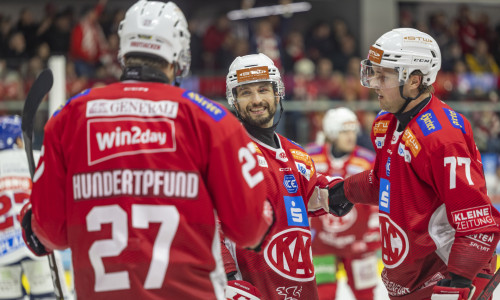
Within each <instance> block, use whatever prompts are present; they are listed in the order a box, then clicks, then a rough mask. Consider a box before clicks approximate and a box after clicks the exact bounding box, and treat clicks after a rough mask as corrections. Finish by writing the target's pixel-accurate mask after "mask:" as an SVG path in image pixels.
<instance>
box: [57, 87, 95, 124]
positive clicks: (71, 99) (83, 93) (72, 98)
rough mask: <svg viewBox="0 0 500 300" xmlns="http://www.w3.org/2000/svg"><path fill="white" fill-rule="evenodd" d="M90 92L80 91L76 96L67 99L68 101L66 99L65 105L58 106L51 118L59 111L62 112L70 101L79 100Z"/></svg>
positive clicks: (87, 90) (88, 90)
mask: <svg viewBox="0 0 500 300" xmlns="http://www.w3.org/2000/svg"><path fill="white" fill-rule="evenodd" d="M90 90H91V89H86V90H84V91H82V92H80V93H78V94H76V95H74V96H73V97H71V98H69V99H68V101H66V103H64V104H61V105H60V106H59V107H58V108H57V109H56V111H55V112H54V113H53V114H52V117H55V116H57V115H58V114H59V113H60V112H61V110H62V109H63V108H64V107H65V106H67V105H68V104H69V103H70V102H71V101H73V100H75V99H78V98H80V97H82V96H85V95H88V94H89V93H90Z"/></svg>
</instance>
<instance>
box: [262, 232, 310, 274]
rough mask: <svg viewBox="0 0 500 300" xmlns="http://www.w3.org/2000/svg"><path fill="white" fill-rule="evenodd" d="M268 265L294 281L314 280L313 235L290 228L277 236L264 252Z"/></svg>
mask: <svg viewBox="0 0 500 300" xmlns="http://www.w3.org/2000/svg"><path fill="white" fill-rule="evenodd" d="M264 259H265V260H266V263H267V264H268V265H269V267H271V269H273V271H275V272H276V273H278V274H279V275H281V276H283V277H285V278H287V279H290V280H294V281H300V282H305V281H312V280H314V267H313V264H312V249H311V233H310V232H309V230H307V229H302V228H290V229H286V230H283V231H281V232H279V233H277V234H275V235H274V236H273V237H272V238H271V241H270V242H269V244H268V245H267V247H266V249H265V250H264Z"/></svg>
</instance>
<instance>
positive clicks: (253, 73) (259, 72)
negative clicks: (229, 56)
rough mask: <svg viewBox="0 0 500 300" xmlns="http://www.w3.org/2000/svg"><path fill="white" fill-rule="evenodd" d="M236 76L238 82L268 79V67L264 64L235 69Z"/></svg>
mask: <svg viewBox="0 0 500 300" xmlns="http://www.w3.org/2000/svg"><path fill="white" fill-rule="evenodd" d="M236 76H237V78H238V82H245V81H254V80H262V79H269V69H268V68H267V67H265V66H264V67H253V68H248V69H243V70H237V71H236Z"/></svg>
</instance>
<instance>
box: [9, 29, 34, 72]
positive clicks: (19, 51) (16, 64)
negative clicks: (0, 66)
mask: <svg viewBox="0 0 500 300" xmlns="http://www.w3.org/2000/svg"><path fill="white" fill-rule="evenodd" d="M4 56H5V58H6V60H7V68H8V69H10V70H16V71H19V70H20V68H21V65H22V64H23V63H26V62H27V61H28V59H29V54H28V52H27V50H26V39H25V38H24V35H23V33H22V32H20V31H14V32H12V33H11V34H10V36H9V38H8V42H7V49H6V51H5V53H4Z"/></svg>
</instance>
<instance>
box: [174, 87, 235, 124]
mask: <svg viewBox="0 0 500 300" xmlns="http://www.w3.org/2000/svg"><path fill="white" fill-rule="evenodd" d="M182 97H183V98H185V99H187V100H189V101H191V102H193V103H194V104H196V105H197V106H198V107H199V108H201V109H202V110H203V111H204V112H205V113H206V114H207V115H209V116H210V117H211V118H212V119H214V120H215V121H216V122H219V121H220V120H222V119H223V118H224V117H225V116H226V114H227V111H226V110H225V109H224V108H222V107H221V106H220V104H218V103H215V102H214V101H212V100H210V99H208V98H207V97H205V96H202V95H200V94H198V93H195V92H193V91H185V92H184V93H182Z"/></svg>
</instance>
